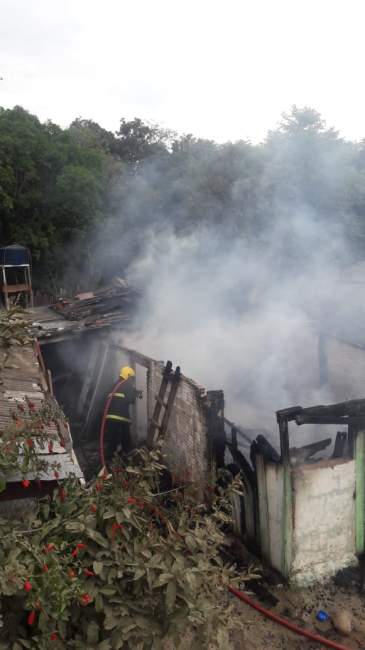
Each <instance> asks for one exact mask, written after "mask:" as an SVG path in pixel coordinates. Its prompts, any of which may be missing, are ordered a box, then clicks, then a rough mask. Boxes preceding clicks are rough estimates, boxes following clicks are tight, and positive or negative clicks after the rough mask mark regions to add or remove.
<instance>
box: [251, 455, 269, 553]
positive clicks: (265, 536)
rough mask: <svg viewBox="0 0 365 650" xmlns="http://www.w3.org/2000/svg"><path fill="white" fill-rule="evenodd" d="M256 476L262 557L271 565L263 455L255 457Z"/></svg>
mask: <svg viewBox="0 0 365 650" xmlns="http://www.w3.org/2000/svg"><path fill="white" fill-rule="evenodd" d="M255 461H256V463H255V465H256V474H257V490H258V501H259V525H260V541H261V555H262V557H263V559H264V560H266V561H267V562H269V563H271V558H270V527H269V505H268V498H267V484H266V472H265V461H264V457H263V456H262V455H261V454H257V455H256V456H255Z"/></svg>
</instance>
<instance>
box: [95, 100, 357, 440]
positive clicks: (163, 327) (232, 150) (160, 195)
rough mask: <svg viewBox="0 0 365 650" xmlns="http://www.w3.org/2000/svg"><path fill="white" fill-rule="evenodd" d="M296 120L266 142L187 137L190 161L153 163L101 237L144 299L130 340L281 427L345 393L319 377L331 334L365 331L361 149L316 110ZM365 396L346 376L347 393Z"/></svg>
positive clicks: (244, 420)
mask: <svg viewBox="0 0 365 650" xmlns="http://www.w3.org/2000/svg"><path fill="white" fill-rule="evenodd" d="M286 119H287V121H286V123H285V124H284V125H283V126H282V128H281V129H279V130H278V131H277V132H274V133H272V134H269V137H268V139H267V141H266V143H265V144H264V147H263V148H260V147H256V148H253V147H250V145H248V144H247V143H237V144H236V145H232V144H230V143H228V144H227V145H223V146H221V147H219V148H214V147H215V145H214V144H212V143H204V142H200V141H197V142H195V144H194V143H193V144H192V143H191V141H190V140H188V141H187V146H188V154H186V151H185V149H183V148H181V147H180V149H179V150H178V152H177V153H176V152H175V153H174V152H173V153H172V154H170V157H169V156H168V155H167V154H166V155H165V156H164V157H163V158H162V159H161V158H160V159H157V160H151V161H147V162H146V163H145V164H144V165H141V166H140V168H139V170H138V174H136V175H135V176H132V177H131V181H130V182H129V183H128V185H127V186H124V189H123V193H121V195H120V199H121V201H120V220H119V221H118V219H115V218H114V220H112V221H111V223H110V225H109V232H108V228H107V229H106V231H105V230H104V232H103V235H102V236H103V238H104V240H108V237H109V246H108V247H107V250H108V261H105V260H104V261H105V263H106V264H108V263H109V266H110V264H111V260H113V262H112V265H113V271H114V272H115V274H118V272H119V273H123V272H125V268H121V263H120V262H119V265H118V264H115V263H114V260H115V259H117V258H118V250H119V252H120V251H123V256H122V257H123V258H124V266H126V267H127V274H128V279H129V281H130V283H131V284H133V285H137V286H138V287H140V288H141V290H142V292H143V296H144V298H143V301H142V303H141V309H140V312H139V314H138V316H137V318H136V321H135V323H134V324H133V328H132V329H131V331H130V332H129V334H128V337H127V338H128V340H127V344H128V345H129V346H130V347H134V348H136V349H139V350H141V351H142V352H145V353H146V354H148V355H151V356H153V357H155V358H159V359H163V360H166V359H168V358H169V359H172V361H173V362H174V363H176V364H179V365H181V366H182V369H183V372H184V373H185V374H186V375H188V376H191V377H192V378H194V379H195V380H196V381H197V382H199V383H201V384H202V385H204V386H205V387H207V388H208V389H217V388H223V389H224V391H225V396H226V414H227V415H228V417H230V418H231V419H233V420H235V421H236V422H237V423H239V424H241V425H242V426H245V427H258V428H266V429H269V430H271V431H274V430H276V424H275V411H276V410H278V409H280V408H285V407H288V406H292V405H294V404H301V405H302V406H309V405H312V404H316V403H326V402H327V403H328V402H331V401H332V400H333V401H336V400H337V399H338V396H339V394H338V390H337V391H336V392H334V391H333V390H332V387H331V383H330V382H327V383H323V382H321V381H320V376H319V375H320V373H319V355H318V338H319V334H320V333H321V332H324V333H326V334H327V333H329V334H334V335H336V336H338V337H342V338H345V339H347V340H349V341H352V340H356V339H357V340H358V338H357V337H358V336H359V335H360V338H361V332H362V323H365V319H364V313H363V312H364V310H363V309H362V308H361V304H360V307H359V300H358V291H356V290H355V289H354V285H352V284H351V283H349V282H348V279H349V277H351V273H350V272H349V268H350V267H351V266H352V265H353V264H354V261H355V258H356V256H357V258H358V259H361V253H360V255H359V251H358V250H357V249H356V246H357V243H356V241H355V243H354V240H356V227H357V226H358V224H359V220H358V207H357V208H356V210H357V211H356V210H355V209H354V207H353V206H351V200H352V194H351V192H353V191H354V189H353V188H354V187H355V186H356V183H357V182H359V187H360V181H361V178H362V176H361V175H362V171H361V169H362V167H361V165H362V162H361V161H362V157H361V155H362V154H361V151H360V150H358V149H357V148H356V146H355V145H352V144H351V143H350V144H349V143H346V142H344V141H342V140H340V139H339V138H338V137H337V134H336V133H335V132H334V131H332V130H331V129H330V130H326V129H325V127H324V125H323V122H322V121H321V120H320V118H319V116H318V114H316V113H315V112H313V111H310V110H304V111H303V112H300V111H298V110H297V109H293V113H292V114H291V116H289V117H288V116H287V118H286ZM184 146H185V145H184ZM181 160H182V161H183V163H182V162H181ZM360 163H361V164H360ZM227 170H228V171H227ZM199 174H200V176H199ZM360 177H361V178H360ZM223 179H224V180H223ZM227 179H228V180H227ZM359 179H360V180H359ZM361 182H362V181H361ZM207 187H208V188H210V187H211V188H213V189H212V190H211V189H209V191H208V190H207ZM350 189H351V192H350ZM217 197H218V198H217ZM222 197H224V198H223V199H222ZM194 206H196V207H194ZM194 216H195V217H196V220H195V223H194V222H193V220H192V218H193V217H194ZM185 223H187V224H188V226H187V227H185V226H182V225H181V224H185ZM354 229H355V230H354ZM354 232H355V237H354ZM349 233H350V236H349ZM104 257H106V256H104ZM119 259H120V256H119ZM126 260H127V261H126ZM361 278H362V275H361V274H360V276H359V277H358V279H359V280H360V281H362V279H361ZM337 388H338V387H337ZM362 396H363V389H362V385H359V383H358V382H356V381H355V380H354V381H351V377H349V376H348V375H347V376H346V377H344V380H343V385H342V386H341V390H340V397H341V399H348V398H354V397H362Z"/></svg>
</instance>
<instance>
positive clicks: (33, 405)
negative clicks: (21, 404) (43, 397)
mask: <svg viewBox="0 0 365 650" xmlns="http://www.w3.org/2000/svg"><path fill="white" fill-rule="evenodd" d="M28 408H29V410H30V411H32V412H33V413H34V411H35V404H34V403H33V402H31V401H30V400H28Z"/></svg>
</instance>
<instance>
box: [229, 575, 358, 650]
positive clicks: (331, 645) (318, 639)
mask: <svg viewBox="0 0 365 650" xmlns="http://www.w3.org/2000/svg"><path fill="white" fill-rule="evenodd" d="M228 590H229V591H230V592H231V594H233V595H234V596H236V597H237V598H239V599H240V600H243V602H244V603H247V605H250V607H253V609H256V610H257V611H258V612H260V613H261V614H263V615H264V616H266V617H267V618H271V620H272V621H275V623H279V625H283V626H284V627H287V628H288V629H289V630H292V632H295V633H296V634H300V635H301V636H305V637H307V639H311V641H316V642H317V643H322V645H325V646H327V648H335V650H350V648H346V646H344V645H341V644H339V643H336V642H335V641H330V640H329V639H325V637H323V636H319V635H318V634H313V632H309V631H308V630H303V628H301V627H298V625H295V624H294V623H290V621H287V620H286V619H285V618H281V616H277V614H274V613H273V612H270V611H269V610H268V609H265V607H262V605H259V603H256V602H255V601H254V600H251V598H249V597H248V596H246V594H244V593H243V592H242V591H239V590H238V589H235V587H231V586H230V585H229V586H228Z"/></svg>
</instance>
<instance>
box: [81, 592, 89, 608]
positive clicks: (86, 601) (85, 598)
mask: <svg viewBox="0 0 365 650" xmlns="http://www.w3.org/2000/svg"><path fill="white" fill-rule="evenodd" d="M89 603H91V596H89V594H82V596H81V604H82V605H85V606H86V605H88V604H89Z"/></svg>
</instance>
